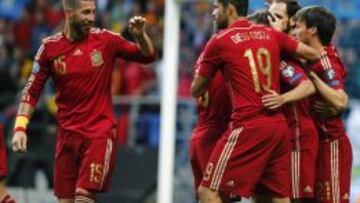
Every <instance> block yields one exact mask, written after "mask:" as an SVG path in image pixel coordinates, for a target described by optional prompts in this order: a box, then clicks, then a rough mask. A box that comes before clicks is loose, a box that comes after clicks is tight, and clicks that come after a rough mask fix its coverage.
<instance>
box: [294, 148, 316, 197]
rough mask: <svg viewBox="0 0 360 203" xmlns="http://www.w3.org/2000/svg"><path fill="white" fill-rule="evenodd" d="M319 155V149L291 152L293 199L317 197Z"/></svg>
mask: <svg viewBox="0 0 360 203" xmlns="http://www.w3.org/2000/svg"><path fill="white" fill-rule="evenodd" d="M317 154H318V148H317V147H316V148H313V149H304V150H300V151H297V150H293V151H292V152H291V198H294V199H298V198H313V197H315V191H314V190H315V171H316V158H317Z"/></svg>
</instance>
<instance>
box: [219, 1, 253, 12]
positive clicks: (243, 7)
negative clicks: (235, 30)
mask: <svg viewBox="0 0 360 203" xmlns="http://www.w3.org/2000/svg"><path fill="white" fill-rule="evenodd" d="M219 3H221V4H222V5H223V6H224V7H226V6H228V5H229V4H231V5H233V6H234V7H235V9H236V12H237V14H238V15H239V16H247V13H248V8H249V0H219Z"/></svg>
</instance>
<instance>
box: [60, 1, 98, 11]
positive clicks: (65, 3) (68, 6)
mask: <svg viewBox="0 0 360 203" xmlns="http://www.w3.org/2000/svg"><path fill="white" fill-rule="evenodd" d="M80 1H94V0H62V4H63V7H64V9H75V8H78V7H79V2H80Z"/></svg>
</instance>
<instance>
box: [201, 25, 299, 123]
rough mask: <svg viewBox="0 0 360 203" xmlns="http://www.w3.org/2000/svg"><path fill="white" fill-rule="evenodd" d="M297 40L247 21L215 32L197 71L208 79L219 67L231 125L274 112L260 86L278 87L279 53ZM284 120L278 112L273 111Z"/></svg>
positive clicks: (288, 52) (289, 52)
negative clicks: (229, 100) (228, 97)
mask: <svg viewBox="0 0 360 203" xmlns="http://www.w3.org/2000/svg"><path fill="white" fill-rule="evenodd" d="M297 45H298V42H296V41H295V40H293V39H291V38H290V37H289V36H287V35H286V34H284V33H280V32H277V31H275V30H274V29H272V28H268V27H266V26H261V25H253V24H251V23H250V22H249V21H247V20H239V21H237V22H235V23H233V24H232V25H231V26H230V27H229V28H227V29H225V30H223V31H222V32H220V33H218V34H216V35H214V36H213V37H212V38H211V39H210V41H209V42H208V44H207V45H206V48H205V50H204V54H203V57H202V58H201V60H200V65H199V66H200V67H199V69H198V74H199V75H201V76H203V77H207V78H211V77H214V75H215V73H216V71H217V70H219V69H221V70H222V71H223V75H224V77H225V79H226V81H227V83H228V85H229V89H230V95H231V98H232V106H233V112H232V115H231V120H232V124H233V127H239V126H241V124H240V123H241V122H243V121H249V120H256V121H261V120H262V119H263V118H266V117H267V116H268V115H269V114H271V115H273V116H272V119H273V118H275V117H274V116H275V114H274V113H273V112H270V111H267V110H266V109H265V108H264V107H263V105H262V102H261V97H262V96H263V95H265V94H266V91H264V88H263V86H266V87H268V88H270V89H273V90H275V91H277V92H279V90H280V82H279V81H280V69H279V63H280V55H281V54H286V55H292V54H293V53H294V52H295V51H296V49H297ZM276 116H278V117H279V118H281V119H284V118H283V116H282V115H281V114H276Z"/></svg>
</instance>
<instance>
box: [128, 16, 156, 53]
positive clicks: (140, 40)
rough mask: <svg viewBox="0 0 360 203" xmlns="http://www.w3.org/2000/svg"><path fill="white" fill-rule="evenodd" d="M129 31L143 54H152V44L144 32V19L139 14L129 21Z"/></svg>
mask: <svg viewBox="0 0 360 203" xmlns="http://www.w3.org/2000/svg"><path fill="white" fill-rule="evenodd" d="M129 29H130V33H131V34H132V36H133V37H134V39H135V41H136V44H137V45H138V46H139V48H140V50H141V53H142V54H143V55H144V56H149V55H151V54H154V46H153V43H152V41H151V39H150V38H149V36H148V34H147V33H146V19H145V18H143V17H141V16H135V17H133V18H131V19H130V21H129Z"/></svg>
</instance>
